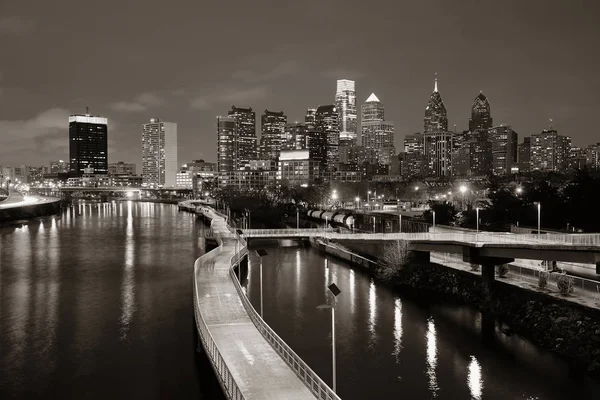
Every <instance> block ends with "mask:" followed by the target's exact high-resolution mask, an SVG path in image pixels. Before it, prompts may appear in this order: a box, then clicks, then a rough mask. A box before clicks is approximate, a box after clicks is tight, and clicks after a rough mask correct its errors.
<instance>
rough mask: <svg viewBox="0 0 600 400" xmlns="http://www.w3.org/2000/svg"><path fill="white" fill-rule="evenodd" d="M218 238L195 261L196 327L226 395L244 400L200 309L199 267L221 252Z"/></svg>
mask: <svg viewBox="0 0 600 400" xmlns="http://www.w3.org/2000/svg"><path fill="white" fill-rule="evenodd" d="M216 239H217V242H218V243H219V246H218V247H217V248H215V249H213V250H212V251H209V252H208V253H206V254H203V255H202V256H201V257H199V258H198V259H197V260H196V262H195V263H194V284H193V285H192V286H193V292H194V316H195V317H196V329H197V330H198V335H199V336H200V342H201V343H202V347H203V348H204V351H205V352H206V354H207V355H208V357H209V359H210V363H211V365H212V367H213V369H214V371H215V372H216V375H217V379H218V380H219V384H220V385H221V388H222V389H223V392H225V395H226V396H227V397H228V398H229V399H234V400H244V396H243V395H242V392H241V390H240V388H239V386H238V385H237V383H236V382H235V379H234V377H233V375H232V374H231V371H229V368H228V367H227V364H226V363H225V360H223V357H222V356H221V351H220V350H219V346H217V343H216V342H215V340H214V338H213V337H212V335H211V333H210V330H209V329H208V326H207V325H206V322H205V321H204V318H203V317H202V314H201V313H200V310H199V309H198V302H199V299H198V289H197V286H196V285H197V281H198V280H197V279H196V276H197V273H198V268H200V267H201V266H203V265H204V264H205V263H206V262H210V261H213V260H214V258H215V257H216V256H218V255H219V254H220V253H221V251H222V249H223V241H222V240H221V239H220V238H219V237H218V235H217V236H216Z"/></svg>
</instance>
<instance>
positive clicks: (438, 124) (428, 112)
mask: <svg viewBox="0 0 600 400" xmlns="http://www.w3.org/2000/svg"><path fill="white" fill-rule="evenodd" d="M423 125H424V130H423V133H424V134H427V133H434V132H447V131H448V115H447V114H446V106H445V105H444V101H443V100H442V95H441V94H440V92H438V85H437V76H436V77H435V83H434V87H433V93H431V96H430V98H429V102H427V106H426V107H425V119H424V124H423Z"/></svg>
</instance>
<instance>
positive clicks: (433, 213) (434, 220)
mask: <svg viewBox="0 0 600 400" xmlns="http://www.w3.org/2000/svg"><path fill="white" fill-rule="evenodd" d="M433 233H435V211H434V212H433Z"/></svg>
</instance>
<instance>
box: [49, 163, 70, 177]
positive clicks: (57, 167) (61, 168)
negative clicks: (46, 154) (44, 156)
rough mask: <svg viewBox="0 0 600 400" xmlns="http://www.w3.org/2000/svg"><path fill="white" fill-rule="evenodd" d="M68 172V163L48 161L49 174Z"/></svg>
mask: <svg viewBox="0 0 600 400" xmlns="http://www.w3.org/2000/svg"><path fill="white" fill-rule="evenodd" d="M66 172H69V163H68V162H66V161H63V160H56V161H50V173H51V174H60V173H66Z"/></svg>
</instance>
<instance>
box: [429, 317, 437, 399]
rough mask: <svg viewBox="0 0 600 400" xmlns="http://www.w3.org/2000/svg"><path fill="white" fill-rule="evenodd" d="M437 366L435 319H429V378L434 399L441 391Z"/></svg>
mask: <svg viewBox="0 0 600 400" xmlns="http://www.w3.org/2000/svg"><path fill="white" fill-rule="evenodd" d="M436 366H437V338H436V333H435V324H434V322H433V318H429V323H428V325H427V376H428V377H429V390H430V391H431V395H432V396H433V397H437V392H438V390H439V387H438V384H437V378H436V376H435V368H436Z"/></svg>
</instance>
